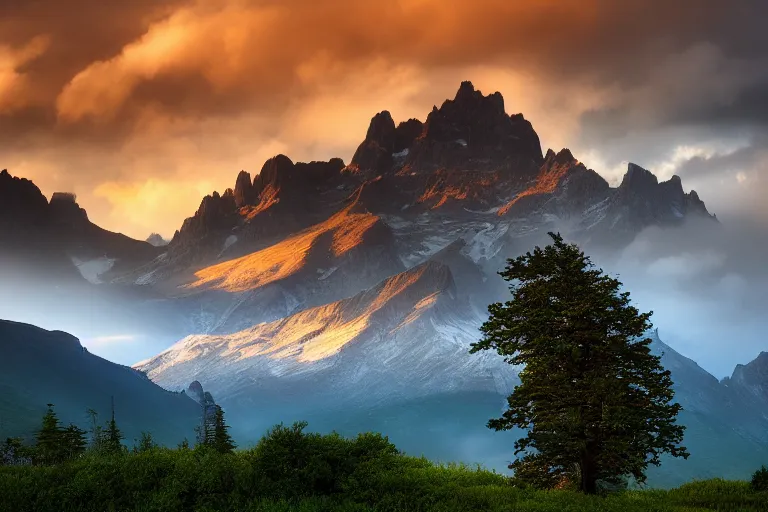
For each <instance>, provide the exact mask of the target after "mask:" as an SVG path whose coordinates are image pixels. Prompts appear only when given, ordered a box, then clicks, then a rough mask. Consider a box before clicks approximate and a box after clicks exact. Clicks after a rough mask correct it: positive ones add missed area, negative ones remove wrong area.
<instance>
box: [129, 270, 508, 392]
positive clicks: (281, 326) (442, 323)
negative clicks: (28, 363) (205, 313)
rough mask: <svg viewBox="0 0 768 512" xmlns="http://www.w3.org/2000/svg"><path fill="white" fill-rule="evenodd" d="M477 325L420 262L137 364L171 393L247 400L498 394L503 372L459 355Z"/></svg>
mask: <svg viewBox="0 0 768 512" xmlns="http://www.w3.org/2000/svg"><path fill="white" fill-rule="evenodd" d="M478 319H479V315H478V314H477V312H474V311H472V309H471V307H470V306H469V303H468V302H467V301H466V300H465V299H464V298H463V297H461V296H459V295H458V294H457V291H456V286H455V283H454V280H453V276H452V274H451V270H450V268H449V267H448V265H446V264H444V263H440V262H437V261H427V262H425V263H423V264H421V265H418V266H416V267H414V268H412V269H410V270H408V271H405V272H403V273H401V274H397V275H395V276H393V277H390V278H388V279H386V280H384V281H382V282H381V283H379V284H377V285H376V286H374V287H372V288H370V289H368V290H365V291H363V292H360V293H358V294H356V295H354V296H352V297H349V298H347V299H343V300H340V301H337V302H333V303H330V304H326V305H323V306H319V307H314V308H309V309H306V310H303V311H301V312H299V313H296V314H294V315H291V316H288V317H286V318H283V319H280V320H277V321H273V322H269V323H261V324H258V325H255V326H253V327H251V328H249V329H246V330H244V331H241V332H237V333H235V334H229V335H196V336H190V337H187V338H185V339H183V340H181V341H180V342H179V343H177V344H176V345H174V346H173V347H171V348H169V349H168V350H166V351H164V352H163V353H161V354H159V355H158V356H156V357H154V358H151V359H150V360H148V361H145V362H142V363H139V364H137V365H136V366H135V367H136V368H137V369H140V370H141V371H144V372H146V373H147V375H148V376H149V377H150V378H151V379H152V380H153V381H154V382H157V383H159V384H161V385H162V386H164V387H167V388H169V389H177V388H179V387H181V386H183V385H184V384H185V383H186V382H189V381H190V380H192V379H195V380H200V381H202V382H205V384H206V387H207V388H209V389H211V391H212V392H213V393H214V394H215V395H216V396H217V397H219V398H220V399H222V400H227V399H230V398H232V397H236V396H243V397H244V399H245V400H247V401H248V402H250V401H252V400H253V399H254V397H256V396H263V397H264V398H267V397H269V396H275V395H280V396H282V397H286V396H288V395H290V396H293V397H300V396H304V397H306V396H310V395H311V396H313V397H314V398H315V401H316V402H317V403H328V402H329V401H334V400H336V398H341V399H342V401H343V402H344V403H345V404H347V405H349V404H351V403H362V402H366V403H372V402H374V401H377V400H378V401H392V400H399V399H403V398H409V399H410V398H414V397H420V396H424V395H429V394H434V393H439V392H446V391H459V390H462V391H474V390H482V391H487V390H491V391H498V392H500V393H506V392H508V391H510V390H511V386H510V384H509V383H510V382H511V379H512V377H513V375H514V373H513V372H512V371H511V368H509V367H507V366H506V365H504V364H503V362H502V361H499V360H497V358H493V357H481V356H470V355H469V354H468V353H467V347H468V344H469V342H470V341H473V340H474V339H475V338H476V330H475V329H474V327H475V325H476V323H477V320H478ZM447 375H450V376H451V379H450V380H447V379H446V376H447ZM382 383H388V384H387V385H382Z"/></svg>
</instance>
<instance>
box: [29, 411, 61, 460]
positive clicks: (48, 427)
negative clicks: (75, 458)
mask: <svg viewBox="0 0 768 512" xmlns="http://www.w3.org/2000/svg"><path fill="white" fill-rule="evenodd" d="M47 405H48V410H47V411H46V412H45V415H44V416H43V421H42V426H41V427H40V430H39V431H38V432H37V438H36V440H37V446H36V448H35V450H36V454H37V458H38V460H39V461H40V462H42V463H43V464H55V463H57V462H60V461H61V460H62V459H63V458H64V453H65V450H64V439H63V430H62V428H61V426H60V425H59V418H58V417H57V416H56V413H55V412H54V411H53V404H47Z"/></svg>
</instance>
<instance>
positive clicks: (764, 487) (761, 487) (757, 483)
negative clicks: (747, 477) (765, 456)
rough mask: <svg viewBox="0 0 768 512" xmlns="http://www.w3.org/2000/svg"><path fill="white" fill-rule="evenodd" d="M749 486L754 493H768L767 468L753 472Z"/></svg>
mask: <svg viewBox="0 0 768 512" xmlns="http://www.w3.org/2000/svg"><path fill="white" fill-rule="evenodd" d="M750 485H751V486H752V489H754V490H755V491H768V467H765V466H762V467H761V468H760V469H758V470H757V471H755V472H754V473H753V474H752V481H751V482H750Z"/></svg>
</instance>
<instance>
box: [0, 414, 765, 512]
mask: <svg viewBox="0 0 768 512" xmlns="http://www.w3.org/2000/svg"><path fill="white" fill-rule="evenodd" d="M305 427H306V424H303V423H298V424H295V425H293V426H291V427H285V426H282V425H280V426H278V427H275V428H274V429H272V430H271V431H270V432H269V433H268V434H267V435H266V436H265V437H264V438H263V439H262V440H261V442H260V443H259V444H258V445H257V446H256V447H255V448H254V449H251V450H246V451H237V452H234V453H224V454H222V453H219V452H217V451H216V450H214V449H213V448H212V447H210V446H204V445H201V446H198V447H197V448H195V449H194V450H189V449H186V450H169V449H166V448H155V449H152V450H149V451H144V452H135V453H128V454H125V455H124V456H114V455H110V454H108V453H105V452H90V453H86V454H85V455H84V456H82V457H79V458H77V459H75V460H73V461H70V462H66V463H64V464H59V465H56V466H16V467H0V497H1V498H0V512H6V511H8V512H11V511H12V512H74V511H77V512H81V511H82V512H103V511H121V512H123V511H137V512H138V511H140V512H161V511H162V512H166V511H169V512H176V511H178V512H182V511H206V512H214V511H215V512H235V511H237V512H248V511H265V512H278V511H279V512H288V511H300V512H301V511H303V512H314V511H337V512H352V511H371V512H373V511H377V512H389V511H391V512H408V511H414V512H415V511H419V512H466V511H487V512H510V511H520V512H549V511H552V512H555V511H557V512H561V511H563V512H584V511H603V512H612V511H616V512H641V511H643V512H645V511H649V510H652V511H658V512H666V511H669V512H672V511H676V512H683V511H686V512H694V511H705V510H734V511H735V510H739V511H745V512H748V511H766V510H768V500H765V494H764V493H759V492H755V491H753V490H752V489H751V487H750V485H749V483H747V482H727V481H723V480H710V481H705V482H694V483H691V484H687V485H684V486H682V487H680V488H679V489H674V490H671V491H622V492H618V493H616V494H612V495H610V496H608V497H598V496H588V495H584V494H581V493H577V492H574V491H571V490H560V491H540V490H536V489H533V488H530V487H525V486H516V485H511V483H510V480H509V479H508V478H506V477H504V476H502V475H499V474H496V473H492V472H489V471H485V470H482V469H480V468H469V467H467V466H464V465H449V466H439V465H435V464H432V463H431V462H429V461H427V460H426V459H423V458H413V457H406V456H403V455H401V454H399V453H398V452H397V449H396V448H395V447H394V446H393V445H392V444H391V443H389V441H387V439H386V438H385V437H382V436H381V435H378V434H361V435H359V436H358V437H357V438H354V439H344V438H341V437H339V436H338V435H335V434H331V435H325V436H322V435H317V434H311V433H306V432H304V429H305ZM269 470H274V471H277V474H268V475H265V474H264V472H265V471H269Z"/></svg>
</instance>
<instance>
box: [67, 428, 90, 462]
mask: <svg viewBox="0 0 768 512" xmlns="http://www.w3.org/2000/svg"><path fill="white" fill-rule="evenodd" d="M61 436H62V441H63V445H64V451H65V457H66V458H67V459H68V460H70V459H74V458H75V457H77V456H78V455H80V454H81V453H83V452H85V447H86V446H87V444H88V442H87V441H86V439H85V430H83V429H81V428H80V427H78V426H77V425H74V424H70V425H69V426H68V427H67V428H65V429H63V430H62V433H61Z"/></svg>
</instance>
